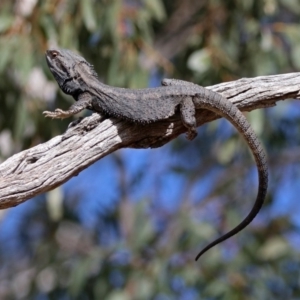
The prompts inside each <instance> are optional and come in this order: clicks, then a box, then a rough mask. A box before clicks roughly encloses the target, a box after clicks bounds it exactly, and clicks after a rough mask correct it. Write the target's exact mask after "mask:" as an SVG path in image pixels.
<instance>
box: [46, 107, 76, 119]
mask: <svg viewBox="0 0 300 300" xmlns="http://www.w3.org/2000/svg"><path fill="white" fill-rule="evenodd" d="M43 114H44V115H45V117H48V118H52V119H65V118H68V117H69V116H70V114H69V113H68V111H64V110H62V109H59V108H57V109H56V110H55V111H44V112H43Z"/></svg>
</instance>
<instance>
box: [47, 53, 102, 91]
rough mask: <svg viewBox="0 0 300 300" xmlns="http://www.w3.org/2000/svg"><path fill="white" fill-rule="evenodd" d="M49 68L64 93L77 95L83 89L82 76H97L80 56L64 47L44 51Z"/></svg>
mask: <svg viewBox="0 0 300 300" xmlns="http://www.w3.org/2000/svg"><path fill="white" fill-rule="evenodd" d="M45 56H46V60H47V64H48V66H49V69H50V71H51V73H52V74H53V76H54V77H55V79H56V81H57V83H58V85H59V87H60V88H61V89H62V90H63V92H64V93H66V94H69V95H73V96H74V95H77V94H78V93H81V92H84V91H85V83H84V82H85V80H82V78H83V77H85V78H88V77H91V76H93V77H95V76H96V77H97V74H96V72H95V71H94V68H93V66H92V65H91V64H89V63H88V62H87V61H86V60H85V59H84V58H83V57H82V56H80V55H78V54H76V53H74V52H72V51H70V50H65V49H59V50H58V49H51V50H47V51H46V54H45Z"/></svg>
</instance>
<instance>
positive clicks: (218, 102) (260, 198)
mask: <svg viewBox="0 0 300 300" xmlns="http://www.w3.org/2000/svg"><path fill="white" fill-rule="evenodd" d="M196 105H197V109H198V108H205V109H208V110H211V111H213V112H215V113H216V114H218V115H220V116H222V117H224V118H226V119H227V120H228V121H230V122H231V124H233V125H234V127H235V128H237V130H238V131H239V132H240V133H241V134H242V136H243V137H244V139H245V141H246V142H247V144H248V146H249V147H250V149H251V151H252V154H253V156H254V158H255V161H256V165H257V170H258V181H259V186H258V193H257V197H256V200H255V203H254V206H253V207H252V209H251V211H250V212H249V214H248V215H247V216H246V218H245V219H244V220H243V221H242V222H241V223H240V224H239V225H237V226H236V227H235V228H233V229H232V230H230V231H229V232H227V233H226V234H224V235H222V236H221V237H219V238H217V239H216V240H214V241H213V242H211V243H210V244H208V245H207V246H206V247H205V248H204V249H203V250H201V251H200V252H199V254H198V255H197V256H196V258H195V260H198V259H199V257H200V256H201V255H202V254H203V253H205V252H206V251H207V250H209V249H210V248H212V247H214V246H215V245H217V244H219V243H221V242H223V241H225V240H227V239H228V238H230V237H232V236H233V235H235V234H237V233H238V232H239V231H241V230H242V229H244V228H245V227H246V226H247V225H249V224H250V223H251V222H252V220H253V219H254V218H255V216H256V215H257V214H258V212H259V211H260V209H261V207H262V205H263V203H264V199H265V196H266V193H267V188H268V167H267V161H266V155H265V151H264V149H263V148H262V146H261V144H260V142H259V140H258V138H257V136H256V134H255V132H254V131H253V129H252V128H251V125H250V124H249V122H248V121H247V119H246V118H245V117H244V115H243V114H242V113H241V111H240V110H239V109H238V108H237V107H236V106H235V105H234V104H232V103H231V102H230V101H229V100H227V99H226V98H224V97H223V96H222V95H220V94H218V93H216V92H213V91H210V90H208V89H205V88H203V90H202V91H201V92H200V93H199V99H198V97H197V100H196Z"/></svg>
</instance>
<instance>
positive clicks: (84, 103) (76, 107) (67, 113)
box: [43, 93, 93, 119]
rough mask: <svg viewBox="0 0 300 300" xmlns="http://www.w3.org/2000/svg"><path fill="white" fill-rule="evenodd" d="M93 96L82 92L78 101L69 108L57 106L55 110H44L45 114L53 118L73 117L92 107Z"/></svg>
mask: <svg viewBox="0 0 300 300" xmlns="http://www.w3.org/2000/svg"><path fill="white" fill-rule="evenodd" d="M92 98H93V97H92V96H91V95H90V94H89V93H81V94H80V95H79V96H78V98H77V101H76V102H75V103H74V104H72V105H71V106H70V108H69V109H68V110H62V109H60V108H57V109H56V110H55V111H44V112H43V114H44V115H45V117H50V118H53V119H65V118H68V117H71V116H73V115H75V114H77V113H79V112H81V111H82V110H84V109H86V108H90V107H91V103H92Z"/></svg>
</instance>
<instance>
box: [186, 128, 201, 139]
mask: <svg viewBox="0 0 300 300" xmlns="http://www.w3.org/2000/svg"><path fill="white" fill-rule="evenodd" d="M197 135H198V133H197V131H196V130H189V131H188V132H187V133H186V138H187V139H188V140H189V141H191V140H193V139H194V138H195V137H196V136H197Z"/></svg>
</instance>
